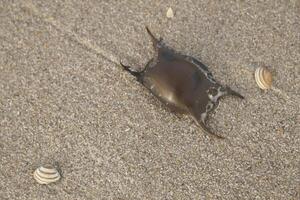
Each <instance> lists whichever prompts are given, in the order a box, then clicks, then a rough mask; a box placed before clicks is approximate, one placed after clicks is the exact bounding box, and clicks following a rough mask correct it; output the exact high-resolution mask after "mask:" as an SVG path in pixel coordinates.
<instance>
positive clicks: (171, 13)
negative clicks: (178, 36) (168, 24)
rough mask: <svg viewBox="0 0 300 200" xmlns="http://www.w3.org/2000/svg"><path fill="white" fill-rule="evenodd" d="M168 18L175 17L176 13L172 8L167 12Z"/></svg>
mask: <svg viewBox="0 0 300 200" xmlns="http://www.w3.org/2000/svg"><path fill="white" fill-rule="evenodd" d="M166 15H167V18H173V17H174V12H173V10H172V8H169V9H168V10H167V14H166Z"/></svg>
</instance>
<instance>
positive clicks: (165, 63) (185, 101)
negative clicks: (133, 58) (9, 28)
mask: <svg viewBox="0 0 300 200" xmlns="http://www.w3.org/2000/svg"><path fill="white" fill-rule="evenodd" d="M146 30H147V32H148V34H149V35H150V37H151V40H152V43H153V47H154V49H155V56H154V58H153V59H151V60H150V61H149V62H148V63H147V65H146V67H145V68H144V69H143V70H142V71H135V70H133V69H132V67H130V66H126V65H123V64H122V63H121V65H122V66H123V68H124V69H125V70H126V71H128V72H129V73H131V74H132V75H134V76H135V77H136V78H137V80H138V81H139V82H140V83H141V84H142V85H144V86H145V87H146V88H148V89H149V90H150V92H151V93H152V94H153V95H154V96H156V97H157V98H158V99H159V100H160V101H162V102H163V103H164V104H165V105H166V106H168V107H169V108H170V109H172V110H173V111H175V112H178V113H184V114H190V115H191V116H192V117H193V119H194V121H195V122H196V123H197V125H198V126H199V127H200V128H201V129H202V130H203V131H204V132H206V133H210V134H212V135H214V136H217V137H219V138H223V137H222V136H219V135H216V134H214V133H213V132H211V131H210V130H209V128H208V127H207V126H206V119H207V114H208V113H209V112H210V111H211V110H213V109H214V108H215V107H216V105H217V104H218V101H219V99H220V98H221V97H223V96H225V95H234V96H237V97H239V98H241V99H243V98H244V97H243V96H242V95H240V94H239V93H237V92H235V91H233V90H232V89H231V88H230V87H228V86H222V85H221V84H219V83H217V82H216V81H215V79H214V78H213V76H212V74H211V73H210V72H209V70H208V67H206V66H205V65H204V64H203V63H201V62H200V61H198V60H197V59H195V58H193V57H191V56H186V55H182V54H180V53H177V52H175V51H174V50H173V49H171V48H170V47H167V46H166V45H165V44H164V43H163V41H162V39H159V40H158V39H157V38H155V37H154V36H153V34H152V33H151V32H150V30H149V29H148V28H147V27H146Z"/></svg>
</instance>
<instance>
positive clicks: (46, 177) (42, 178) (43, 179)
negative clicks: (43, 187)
mask: <svg viewBox="0 0 300 200" xmlns="http://www.w3.org/2000/svg"><path fill="white" fill-rule="evenodd" d="M33 177H34V179H35V180H36V181H37V182H38V183H39V184H49V183H53V182H56V181H58V180H59V179H60V177H61V176H60V174H59V172H58V171H57V169H55V168H54V167H51V166H47V167H43V166H41V167H39V168H37V169H36V170H35V171H34V173H33Z"/></svg>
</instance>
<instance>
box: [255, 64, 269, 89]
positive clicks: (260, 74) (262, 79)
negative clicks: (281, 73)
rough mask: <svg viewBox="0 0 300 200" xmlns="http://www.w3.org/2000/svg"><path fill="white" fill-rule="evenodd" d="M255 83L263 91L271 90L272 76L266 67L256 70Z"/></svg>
mask: <svg viewBox="0 0 300 200" xmlns="http://www.w3.org/2000/svg"><path fill="white" fill-rule="evenodd" d="M254 76H255V81H256V83H257V85H258V87H260V88H261V89H263V90H266V89H270V88H271V85H272V74H271V72H270V71H269V70H268V69H266V68H265V67H259V68H257V69H256V70H255V74H254Z"/></svg>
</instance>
